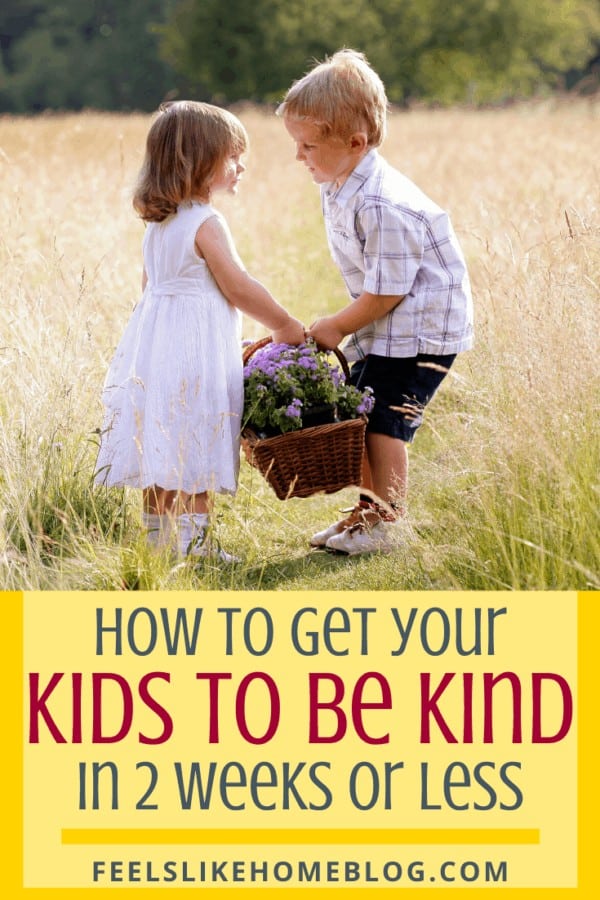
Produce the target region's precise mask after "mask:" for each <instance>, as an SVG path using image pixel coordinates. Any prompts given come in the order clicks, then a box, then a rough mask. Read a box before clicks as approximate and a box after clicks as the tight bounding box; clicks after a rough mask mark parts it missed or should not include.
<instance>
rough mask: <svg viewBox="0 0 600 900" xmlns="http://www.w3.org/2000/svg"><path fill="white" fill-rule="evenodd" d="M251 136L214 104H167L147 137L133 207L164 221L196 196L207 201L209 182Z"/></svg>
mask: <svg viewBox="0 0 600 900" xmlns="http://www.w3.org/2000/svg"><path fill="white" fill-rule="evenodd" d="M247 147H248V135H247V134H246V130H245V128H244V126H243V125H242V123H241V122H240V121H239V119H238V118H237V117H236V116H234V115H233V114H232V113H230V112H228V111H227V110H226V109H221V108H220V107H218V106H212V105H211V104H210V103H197V102H195V101H193V100H180V101H177V102H170V103H164V104H162V105H161V107H160V108H159V114H158V117H157V118H156V119H155V121H154V122H153V124H152V126H151V128H150V131H149V132H148V137H147V139H146V155H145V157H144V163H143V165H142V168H141V171H140V174H139V176H138V180H137V185H136V188H135V191H134V195H133V206H134V208H135V209H136V210H137V212H138V213H139V214H140V216H141V218H142V219H144V221H146V222H162V221H163V220H164V219H166V218H167V216H170V215H171V214H172V213H174V212H176V210H177V207H178V206H179V204H180V203H183V202H185V201H186V200H190V199H191V198H192V197H205V198H206V199H208V195H209V192H210V183H211V181H212V179H213V178H214V176H215V175H216V174H217V172H218V171H219V169H220V167H221V166H222V165H223V163H224V162H225V160H226V158H227V157H228V156H231V155H235V154H238V153H243V152H244V151H245V150H246V149H247Z"/></svg>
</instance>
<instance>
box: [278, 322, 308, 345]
mask: <svg viewBox="0 0 600 900" xmlns="http://www.w3.org/2000/svg"><path fill="white" fill-rule="evenodd" d="M272 337H273V343H274V344H302V343H304V341H305V340H306V332H305V331H304V325H303V324H302V322H300V320H299V319H294V318H293V316H290V317H289V320H288V322H286V324H285V325H283V326H282V327H281V328H275V329H273V333H272Z"/></svg>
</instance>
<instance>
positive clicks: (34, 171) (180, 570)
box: [0, 100, 600, 590]
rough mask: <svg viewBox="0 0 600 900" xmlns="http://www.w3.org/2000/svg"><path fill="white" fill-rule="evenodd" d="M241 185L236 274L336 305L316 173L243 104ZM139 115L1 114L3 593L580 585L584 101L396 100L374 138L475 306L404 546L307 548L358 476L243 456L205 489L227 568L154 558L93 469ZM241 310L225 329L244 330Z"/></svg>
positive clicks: (136, 240)
mask: <svg viewBox="0 0 600 900" xmlns="http://www.w3.org/2000/svg"><path fill="white" fill-rule="evenodd" d="M240 116H241V118H242V119H243V121H244V123H245V124H246V126H247V129H248V131H249V134H250V139H251V145H252V146H251V153H250V155H249V158H248V171H247V173H246V176H245V179H244V181H243V183H242V186H241V189H240V193H239V195H238V197H237V198H228V197H226V198H219V199H218V200H217V205H219V206H220V207H221V209H222V210H223V212H224V213H225V215H226V217H227V219H228V221H229V223H230V225H231V228H232V231H233V233H234V236H235V238H236V241H237V244H238V249H239V250H240V253H241V255H242V257H243V258H244V260H245V262H246V265H247V267H248V269H249V270H250V271H251V272H252V274H254V275H255V276H257V277H258V278H260V279H261V280H263V281H264V282H265V283H266V284H267V285H268V286H269V287H270V289H271V290H272V292H273V293H274V294H275V296H277V297H278V299H279V300H280V301H281V302H282V303H284V304H285V305H286V306H288V307H289V308H290V310H291V311H292V312H293V313H294V314H296V315H297V316H299V317H300V318H302V319H303V320H304V321H305V322H307V323H309V322H310V321H312V319H313V318H315V317H316V316H317V315H318V314H322V313H324V312H326V311H333V310H334V309H336V308H337V307H338V306H339V305H340V304H342V303H344V302H345V296H344V289H343V286H342V283H341V280H340V278H339V276H338V274H337V272H336V270H335V268H334V266H333V263H332V262H331V261H330V258H329V255H328V251H327V249H326V245H325V239H324V231H323V226H322V222H321V216H320V210H319V200H318V191H317V189H316V188H315V186H314V185H313V184H312V183H311V181H310V178H309V176H308V174H307V173H306V172H305V171H304V169H303V168H302V166H301V165H300V164H299V163H296V162H295V160H294V153H293V146H292V143H291V141H290V140H289V138H288V137H287V135H286V134H285V131H284V128H283V125H282V123H281V122H280V121H279V120H278V119H277V118H276V117H275V116H274V115H273V114H271V113H267V112H262V111H257V110H254V109H251V108H247V109H246V108H242V109H241V110H240ZM149 121H150V119H149V117H146V116H119V115H107V114H99V113H98V114H96V113H88V114H81V115H68V116H47V117H46V116H42V117H37V118H31V119H11V118H6V117H5V118H3V119H1V120H0V126H1V127H0V185H1V190H0V216H1V221H2V230H1V232H0V265H1V270H2V303H1V307H0V367H1V377H2V381H1V393H0V585H1V586H2V588H4V589H30V590H31V589H43V590H54V589H78V588H83V589H121V588H122V589H129V588H141V589H223V588H228V589H240V590H242V589H243V590H265V589H269V590H303V589H319V590H325V589H335V590H338V589H339V590H343V589H363V590H400V589H425V590H428V589H492V590H494V589H505V588H506V589H519V588H523V589H540V590H544V589H554V588H558V589H572V588H579V589H585V588H598V587H600V528H599V522H598V508H599V502H598V501H599V486H600V459H599V445H600V442H599V434H598V423H599V416H598V397H599V394H600V391H599V386H600V379H599V377H598V360H599V358H600V353H599V335H600V315H599V309H600V303H599V299H600V298H599V287H600V253H599V249H598V248H599V238H600V209H599V200H600V190H599V188H600V177H599V166H598V158H597V133H598V125H599V122H600V103H599V101H598V100H595V101H594V100H569V101H567V100H560V101H558V100H555V101H547V102H544V103H540V104H530V105H524V106H514V107H510V108H506V109H498V110H490V111H474V110H469V109H464V110H458V109H457V110H448V111H424V110H418V109H417V110H412V111H408V112H395V113H394V114H393V115H392V117H391V120H390V129H389V136H388V138H387V141H386V143H385V145H384V147H383V153H384V155H385V156H387V158H388V159H389V160H390V161H391V162H392V163H393V164H395V165H396V166H397V167H398V168H400V169H401V170H402V171H404V172H405V173H406V174H407V175H408V176H409V177H411V178H413V179H414V180H415V181H416V182H417V183H418V184H419V185H420V186H421V187H422V188H423V189H424V190H425V191H426V192H427V193H428V194H429V195H430V196H431V197H433V198H434V199H435V200H436V201H437V202H438V203H439V204H440V205H441V206H444V207H445V208H447V209H448V210H449V211H450V213H451V215H452V218H453V221H454V225H455V227H456V230H457V232H458V235H459V238H460V240H461V242H462V245H463V248H464V251H465V254H466V256H467V260H468V263H469V268H470V272H471V279H472V282H473V290H474V297H475V305H476V335H477V343H476V347H475V349H473V350H472V351H470V352H468V353H465V354H462V356H461V357H459V359H458V360H457V363H456V364H455V368H454V369H453V371H452V373H451V375H450V376H449V377H448V378H447V379H446V382H445V383H444V386H443V387H442V389H441V390H440V393H439V394H438V395H437V397H436V398H435V400H434V402H433V403H432V405H431V406H430V408H429V411H428V417H427V419H426V424H425V425H424V426H423V427H422V429H421V430H420V432H419V434H418V436H417V439H416V441H415V443H414V444H413V446H412V448H411V483H410V502H409V508H410V516H409V525H408V526H407V528H406V542H405V543H404V544H403V546H402V547H401V548H399V550H398V552H397V553H395V554H393V555H391V556H381V557H380V556H376V557H369V558H362V559H358V558H355V559H351V560H348V559H343V558H339V557H332V556H329V555H328V554H325V553H322V552H309V550H308V546H307V538H308V537H309V535H310V534H311V533H312V531H313V530H316V529H317V528H320V527H322V526H323V525H324V524H327V523H328V522H329V521H331V520H333V518H336V517H337V511H338V509H339V508H341V507H344V506H348V505H349V504H351V503H352V501H353V499H354V497H355V491H352V490H348V491H344V492H341V493H340V494H337V495H335V496H328V497H323V496H321V497H316V498H311V499H307V500H290V501H286V502H281V501H279V500H277V499H276V497H275V495H274V494H273V493H272V491H271V489H270V488H269V487H268V485H266V483H265V482H264V481H263V480H262V478H261V477H260V475H258V474H257V473H256V472H255V471H253V470H251V469H250V468H249V467H248V466H247V464H246V463H245V462H244V463H243V464H242V475H241V481H240V488H239V492H238V495H237V497H236V498H234V499H232V498H227V499H219V500H218V502H217V511H218V530H219V534H220V538H221V540H222V543H223V545H224V546H225V547H226V548H227V549H230V550H233V551H234V552H235V553H237V554H238V555H241V556H242V557H243V564H241V565H239V566H236V567H234V568H233V569H231V570H227V569H223V568H219V567H218V566H208V565H207V566H205V567H204V569H202V570H198V571H191V570H190V569H189V568H186V567H181V566H180V567H176V568H172V566H171V565H170V563H169V561H168V560H167V559H166V558H163V557H152V556H150V555H149V553H148V552H147V550H146V548H145V545H144V542H143V541H142V540H141V539H140V536H139V514H140V509H139V496H138V494H137V493H136V492H135V491H131V492H127V491H120V490H112V491H106V490H104V489H101V488H98V487H94V486H93V484H92V478H93V472H94V463H95V455H96V447H97V434H96V429H98V427H99V425H100V423H101V416H102V410H101V404H100V391H101V386H102V382H103V379H104V375H105V372H106V368H107V365H108V362H109V360H110V357H111V355H112V352H113V350H114V347H115V344H116V342H117V341H118V339H119V337H120V334H121V332H122V330H123V327H124V325H125V323H126V321H127V318H128V315H129V313H130V311H131V309H132V307H133V305H134V304H135V302H136V301H137V299H138V297H139V285H140V276H141V256H140V247H141V238H142V232H143V226H142V224H141V223H140V221H139V220H138V219H137V218H136V216H135V214H134V212H133V210H132V208H131V203H130V195H131V189H132V184H133V181H134V178H135V175H136V174H137V171H138V168H139V165H140V163H141V157H142V152H143V144H144V139H145V134H146V131H147V128H148V125H149ZM261 333H262V332H261V330H260V327H258V326H256V325H255V323H253V322H251V321H246V322H245V337H247V338H254V337H257V336H259V335H260V334H261Z"/></svg>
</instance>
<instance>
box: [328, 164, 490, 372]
mask: <svg viewBox="0 0 600 900" xmlns="http://www.w3.org/2000/svg"><path fill="white" fill-rule="evenodd" d="M321 202H322V208H323V215H324V218H325V228H326V232H327V240H328V243H329V249H330V251H331V255H332V256H333V259H334V261H335V263H336V265H337V266H338V268H339V270H340V272H341V274H342V277H343V279H344V282H345V284H346V287H347V289H348V293H349V294H350V297H351V298H352V299H356V298H357V297H359V296H360V294H362V293H363V291H368V292H369V293H371V294H398V295H402V296H403V297H404V298H405V299H404V300H403V301H402V302H401V303H400V304H399V305H398V306H396V307H395V309H393V310H392V311H391V312H390V313H388V314H387V315H386V316H383V317H382V318H381V319H377V320H376V321H375V322H371V323H370V324H369V325H366V326H365V327H364V328H361V329H360V330H359V331H357V332H356V333H355V334H353V335H350V337H349V339H348V341H347V343H346V345H345V346H344V353H345V355H346V356H347V358H348V359H349V360H356V359H362V358H364V357H365V356H366V355H367V354H369V353H375V354H377V355H379V356H405V357H406V356H416V355H417V353H432V354H436V355H446V354H451V353H458V352H460V351H461V350H467V349H469V347H471V346H472V342H473V303H472V299H471V288H470V284H469V276H468V273H467V267H466V264H465V260H464V257H463V254H462V251H461V248H460V245H459V243H458V240H457V238H456V235H455V233H454V229H453V228H452V223H451V222H450V219H449V216H448V215H447V213H445V212H444V210H442V209H440V207H439V206H437V205H436V204H435V203H433V201H432V200H430V199H429V197H427V196H426V195H425V194H424V193H423V192H422V191H421V190H420V189H419V188H418V187H417V186H416V185H415V184H413V182H411V181H410V180H409V179H408V178H406V176H404V175H402V174H401V173H400V172H398V171H397V170H396V169H393V168H392V166H390V165H389V164H388V163H387V162H386V161H385V160H384V159H383V158H382V157H381V156H380V155H379V153H378V152H377V150H370V151H369V152H368V153H367V155H366V156H365V157H363V159H362V160H361V161H360V163H359V164H358V165H357V166H356V168H355V169H354V171H353V172H352V173H351V174H350V176H349V177H348V178H347V179H346V181H345V182H344V184H343V185H342V186H341V187H340V188H339V189H335V186H334V185H333V184H324V185H322V186H321Z"/></svg>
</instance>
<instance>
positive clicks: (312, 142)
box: [284, 116, 358, 187]
mask: <svg viewBox="0 0 600 900" xmlns="http://www.w3.org/2000/svg"><path fill="white" fill-rule="evenodd" d="M284 123H285V127H286V128H287V130H288V133H289V135H290V137H291V138H292V140H293V141H294V143H295V144H296V159H297V160H298V162H302V163H304V165H305V166H306V168H307V169H308V171H309V172H310V174H311V175H312V177H313V181H314V182H316V184H325V183H328V182H331V181H333V182H335V183H336V185H337V186H338V187H340V186H341V185H342V184H343V183H344V181H345V180H346V179H347V177H348V175H350V173H351V172H352V170H353V169H354V167H355V166H356V164H357V162H358V158H357V153H356V147H355V146H353V142H352V140H350V141H343V140H341V139H340V138H334V137H330V138H323V137H321V134H320V130H319V127H318V126H317V125H315V124H313V123H312V122H307V121H304V120H302V119H293V118H291V117H290V118H288V117H287V116H286V117H285V118H284Z"/></svg>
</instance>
